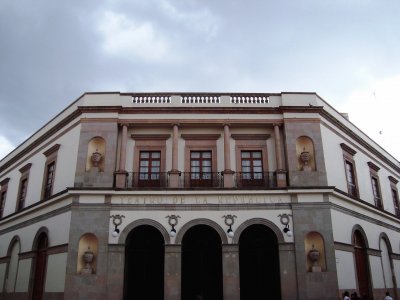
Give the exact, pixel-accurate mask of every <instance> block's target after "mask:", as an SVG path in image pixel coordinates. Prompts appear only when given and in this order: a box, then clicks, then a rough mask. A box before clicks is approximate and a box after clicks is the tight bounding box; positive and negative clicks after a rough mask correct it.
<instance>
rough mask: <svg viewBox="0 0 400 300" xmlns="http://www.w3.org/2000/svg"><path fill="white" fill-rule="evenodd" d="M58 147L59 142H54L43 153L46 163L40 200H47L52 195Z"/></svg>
mask: <svg viewBox="0 0 400 300" xmlns="http://www.w3.org/2000/svg"><path fill="white" fill-rule="evenodd" d="M59 148H60V144H55V145H54V146H52V147H51V148H50V149H48V150H47V151H45V152H44V153H43V155H45V156H46V163H45V169H44V178H43V188H42V200H47V199H49V198H50V197H51V196H52V195H53V188H54V180H55V174H56V162H57V154H58V149H59Z"/></svg>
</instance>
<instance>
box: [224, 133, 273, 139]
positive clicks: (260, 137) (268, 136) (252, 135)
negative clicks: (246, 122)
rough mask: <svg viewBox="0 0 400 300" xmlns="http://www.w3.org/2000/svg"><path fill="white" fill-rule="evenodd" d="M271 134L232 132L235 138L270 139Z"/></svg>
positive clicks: (232, 136)
mask: <svg viewBox="0 0 400 300" xmlns="http://www.w3.org/2000/svg"><path fill="white" fill-rule="evenodd" d="M270 137H271V135H270V134H231V138H233V139H234V140H268V139H269V138H270Z"/></svg>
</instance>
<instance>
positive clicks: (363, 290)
mask: <svg viewBox="0 0 400 300" xmlns="http://www.w3.org/2000/svg"><path fill="white" fill-rule="evenodd" d="M353 244H354V258H355V261H356V270H357V283H358V290H359V291H360V295H361V296H362V297H364V296H367V297H368V298H369V297H371V296H372V295H371V294H372V293H371V281H370V278H371V277H370V272H369V263H368V254H367V246H366V242H365V239H364V237H363V235H362V233H361V232H360V230H355V231H354V235H353Z"/></svg>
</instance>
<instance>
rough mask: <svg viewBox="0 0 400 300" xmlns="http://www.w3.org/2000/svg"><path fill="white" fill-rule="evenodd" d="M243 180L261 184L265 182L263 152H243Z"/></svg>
mask: <svg viewBox="0 0 400 300" xmlns="http://www.w3.org/2000/svg"><path fill="white" fill-rule="evenodd" d="M241 158H242V163H241V164H242V180H243V181H248V182H247V184H249V183H251V182H252V183H255V184H257V183H260V182H262V180H263V163H262V152H261V151H242V152H241Z"/></svg>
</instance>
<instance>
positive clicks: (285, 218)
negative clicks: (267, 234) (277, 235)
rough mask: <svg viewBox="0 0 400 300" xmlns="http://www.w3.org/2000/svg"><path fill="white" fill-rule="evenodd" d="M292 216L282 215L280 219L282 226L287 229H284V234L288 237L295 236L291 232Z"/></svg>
mask: <svg viewBox="0 0 400 300" xmlns="http://www.w3.org/2000/svg"><path fill="white" fill-rule="evenodd" d="M291 216H292V215H290V214H281V215H279V216H278V217H279V218H281V224H282V225H284V226H285V227H284V228H283V232H284V233H286V235H287V236H288V237H292V236H293V232H292V231H291V230H290V227H289V223H290V217H291Z"/></svg>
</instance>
